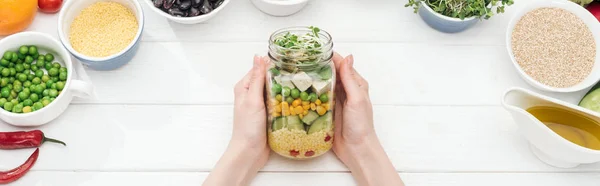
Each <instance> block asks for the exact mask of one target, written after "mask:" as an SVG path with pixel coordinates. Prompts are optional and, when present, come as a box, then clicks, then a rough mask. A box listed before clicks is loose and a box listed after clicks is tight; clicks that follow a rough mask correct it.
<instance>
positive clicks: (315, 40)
mask: <svg viewBox="0 0 600 186" xmlns="http://www.w3.org/2000/svg"><path fill="white" fill-rule="evenodd" d="M308 28H309V29H310V30H311V32H309V33H306V34H305V35H296V34H293V33H290V32H287V33H285V34H281V35H279V36H277V37H276V38H275V41H274V43H275V44H276V45H277V46H280V47H281V48H280V49H279V51H278V53H279V54H280V55H281V60H282V61H283V62H286V63H295V64H316V63H317V62H319V60H320V59H321V55H320V54H322V53H323V52H322V49H321V46H323V41H322V40H321V39H320V38H319V32H321V29H319V28H318V27H313V26H311V27H308Z"/></svg>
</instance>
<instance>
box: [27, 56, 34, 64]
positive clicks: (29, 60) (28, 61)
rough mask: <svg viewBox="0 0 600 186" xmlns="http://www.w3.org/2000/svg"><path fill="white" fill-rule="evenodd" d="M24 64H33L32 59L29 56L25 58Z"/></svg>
mask: <svg viewBox="0 0 600 186" xmlns="http://www.w3.org/2000/svg"><path fill="white" fill-rule="evenodd" d="M25 63H27V64H31V63H33V57H31V56H27V57H25Z"/></svg>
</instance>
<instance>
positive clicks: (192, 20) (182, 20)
mask: <svg viewBox="0 0 600 186" xmlns="http://www.w3.org/2000/svg"><path fill="white" fill-rule="evenodd" d="M140 1H145V2H146V4H147V5H148V6H149V7H150V9H152V11H154V12H156V13H157V14H159V15H161V16H163V17H166V18H167V19H169V20H171V21H174V22H177V23H181V24H196V23H202V22H204V21H208V20H209V19H211V18H212V17H214V16H215V15H217V13H219V11H221V10H223V8H224V7H225V6H227V4H229V2H230V1H231V0H225V1H223V4H221V5H220V6H219V7H217V8H216V9H214V10H213V11H212V12H210V13H208V14H204V15H199V16H196V17H175V16H172V15H170V14H167V13H166V12H163V11H162V10H161V9H159V8H156V7H155V6H154V4H153V3H152V0H140ZM205 1H206V0H205Z"/></svg>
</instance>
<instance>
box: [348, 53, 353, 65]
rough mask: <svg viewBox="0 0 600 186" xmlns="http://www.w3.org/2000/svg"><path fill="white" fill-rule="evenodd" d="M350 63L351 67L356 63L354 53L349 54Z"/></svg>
mask: <svg viewBox="0 0 600 186" xmlns="http://www.w3.org/2000/svg"><path fill="white" fill-rule="evenodd" d="M348 65H350V67H352V66H353V65H354V56H353V55H352V54H350V55H349V56H348Z"/></svg>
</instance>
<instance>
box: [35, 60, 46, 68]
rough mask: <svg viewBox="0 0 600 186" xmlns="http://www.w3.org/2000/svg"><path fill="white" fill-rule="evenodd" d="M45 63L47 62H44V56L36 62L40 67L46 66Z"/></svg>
mask: <svg viewBox="0 0 600 186" xmlns="http://www.w3.org/2000/svg"><path fill="white" fill-rule="evenodd" d="M45 65H46V62H44V58H41V59H38V61H37V62H35V66H37V67H38V68H44V66H45Z"/></svg>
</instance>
